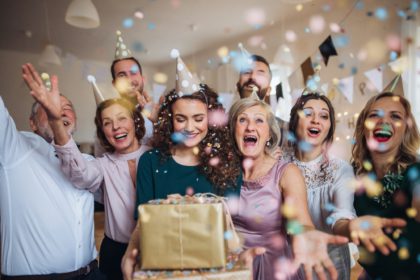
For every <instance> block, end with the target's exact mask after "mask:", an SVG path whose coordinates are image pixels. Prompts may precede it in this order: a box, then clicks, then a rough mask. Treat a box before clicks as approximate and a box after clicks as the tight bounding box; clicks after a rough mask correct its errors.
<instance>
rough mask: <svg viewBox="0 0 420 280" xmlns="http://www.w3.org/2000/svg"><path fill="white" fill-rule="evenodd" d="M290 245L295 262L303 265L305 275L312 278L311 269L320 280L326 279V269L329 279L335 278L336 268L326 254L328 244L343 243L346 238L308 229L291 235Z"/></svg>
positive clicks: (309, 279) (309, 278)
mask: <svg viewBox="0 0 420 280" xmlns="http://www.w3.org/2000/svg"><path fill="white" fill-rule="evenodd" d="M292 238H293V240H292V247H293V254H294V257H295V260H294V262H295V264H296V265H297V266H299V265H300V264H302V265H303V268H304V271H305V277H306V279H307V280H311V279H312V270H314V271H315V273H316V274H317V275H318V278H319V279H320V280H327V279H328V278H327V274H326V271H328V274H329V275H330V279H333V280H335V279H337V277H338V274H337V270H336V269H335V266H334V264H333V262H332V261H331V259H330V257H329V256H328V250H327V245H328V244H345V243H347V242H348V239H347V238H346V237H343V236H337V235H331V234H327V233H324V232H321V231H318V230H308V231H306V232H304V233H301V234H297V235H293V237H292Z"/></svg>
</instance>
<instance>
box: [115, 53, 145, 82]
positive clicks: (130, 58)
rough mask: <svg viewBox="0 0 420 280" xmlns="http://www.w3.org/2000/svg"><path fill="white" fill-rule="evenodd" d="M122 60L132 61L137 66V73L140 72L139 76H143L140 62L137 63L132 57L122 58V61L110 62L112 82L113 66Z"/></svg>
mask: <svg viewBox="0 0 420 280" xmlns="http://www.w3.org/2000/svg"><path fill="white" fill-rule="evenodd" d="M122 60H132V61H134V62H135V63H136V64H137V66H138V67H139V72H140V75H143V70H142V69H141V65H140V62H139V61H138V60H137V59H135V58H134V57H127V58H122V59H115V60H114V61H113V62H112V64H111V75H112V80H115V70H114V66H115V64H116V63H117V62H120V61H122Z"/></svg>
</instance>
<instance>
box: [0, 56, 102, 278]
mask: <svg viewBox="0 0 420 280" xmlns="http://www.w3.org/2000/svg"><path fill="white" fill-rule="evenodd" d="M22 69H23V74H22V77H23V79H24V80H25V82H26V84H27V85H28V87H29V88H30V89H31V90H32V89H34V88H35V87H43V86H44V85H43V82H42V80H41V78H40V77H39V75H38V73H37V72H36V71H35V69H34V68H33V66H32V65H31V64H25V65H23V67H22ZM56 83H57V80H56V77H53V78H52V84H53V86H54V85H56ZM60 102H61V104H62V108H63V111H62V121H63V123H64V125H65V129H66V131H67V132H68V133H69V134H71V133H73V131H74V130H75V128H76V114H75V112H74V110H73V105H72V104H71V102H70V101H69V100H68V99H67V98H66V97H64V96H60ZM30 126H31V129H32V130H33V132H20V131H18V130H17V129H16V125H15V123H14V121H13V119H12V118H11V116H10V115H9V112H8V111H7V109H6V107H5V105H4V103H3V99H2V98H1V97H0V235H1V237H2V238H1V248H2V251H1V259H2V264H1V274H2V275H1V278H2V279H5V280H8V279H12V280H13V279H20V280H25V279H28V280H29V279H34V280H43V279H63V280H64V279H65V280H67V279H84V280H91V279H92V280H93V279H104V278H103V277H102V275H101V274H100V272H99V270H98V268H97V261H96V255H97V252H96V248H95V240H94V226H93V195H92V194H91V193H89V192H88V191H85V190H79V189H77V188H75V187H74V186H73V185H72V184H71V182H70V181H69V180H68V179H67V178H66V177H65V175H64V173H63V172H62V171H61V163H60V160H59V159H58V158H57V157H56V155H55V149H54V146H53V145H52V144H51V141H52V135H53V134H52V130H51V128H50V126H49V123H48V118H47V114H46V112H45V111H44V109H43V108H42V106H39V105H38V104H36V103H35V104H34V105H33V106H32V112H31V116H30Z"/></svg>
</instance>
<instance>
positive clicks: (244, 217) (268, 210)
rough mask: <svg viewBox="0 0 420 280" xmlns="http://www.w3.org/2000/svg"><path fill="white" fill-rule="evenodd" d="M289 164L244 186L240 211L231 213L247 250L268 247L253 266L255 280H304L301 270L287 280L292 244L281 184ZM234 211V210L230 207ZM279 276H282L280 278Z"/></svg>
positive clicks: (281, 165)
mask: <svg viewBox="0 0 420 280" xmlns="http://www.w3.org/2000/svg"><path fill="white" fill-rule="evenodd" d="M286 166H287V163H286V162H285V161H277V162H276V164H274V166H273V167H272V168H271V169H270V171H269V172H268V173H267V174H266V175H264V176H263V177H261V178H259V179H257V180H254V181H245V180H244V182H243V185H242V188H241V193H240V198H239V202H238V204H237V205H236V207H234V208H237V209H231V212H232V219H233V223H234V224H235V227H236V230H237V231H238V233H239V234H240V235H241V237H243V238H244V249H248V248H252V247H257V246H261V247H265V248H266V252H265V253H264V254H263V255H260V256H257V257H256V258H255V259H254V263H253V270H254V271H253V274H254V280H271V279H276V278H275V275H276V276H280V275H283V276H282V277H281V279H293V280H295V279H304V276H303V272H302V270H299V271H298V272H297V273H295V274H293V275H288V277H285V278H284V274H283V273H287V272H288V271H290V270H291V269H290V264H289V262H290V261H291V260H292V257H291V256H292V253H291V246H290V243H289V240H287V239H285V236H286V233H285V225H284V219H283V217H282V215H281V212H280V208H281V204H282V200H283V199H282V193H281V191H280V188H279V182H280V179H281V176H282V175H283V172H284V170H285V167H286ZM230 208H232V206H230ZM279 274H280V275H279Z"/></svg>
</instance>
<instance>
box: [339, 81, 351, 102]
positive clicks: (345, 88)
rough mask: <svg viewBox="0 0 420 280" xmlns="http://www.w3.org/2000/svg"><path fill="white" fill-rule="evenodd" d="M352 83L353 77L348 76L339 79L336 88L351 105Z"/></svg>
mask: <svg viewBox="0 0 420 280" xmlns="http://www.w3.org/2000/svg"><path fill="white" fill-rule="evenodd" d="M353 81H354V76H350V77H347V78H344V79H341V80H340V82H339V83H338V86H337V87H338V89H339V90H340V92H341V93H342V94H343V95H344V97H345V98H346V99H347V101H348V102H350V103H351V104H353Z"/></svg>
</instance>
